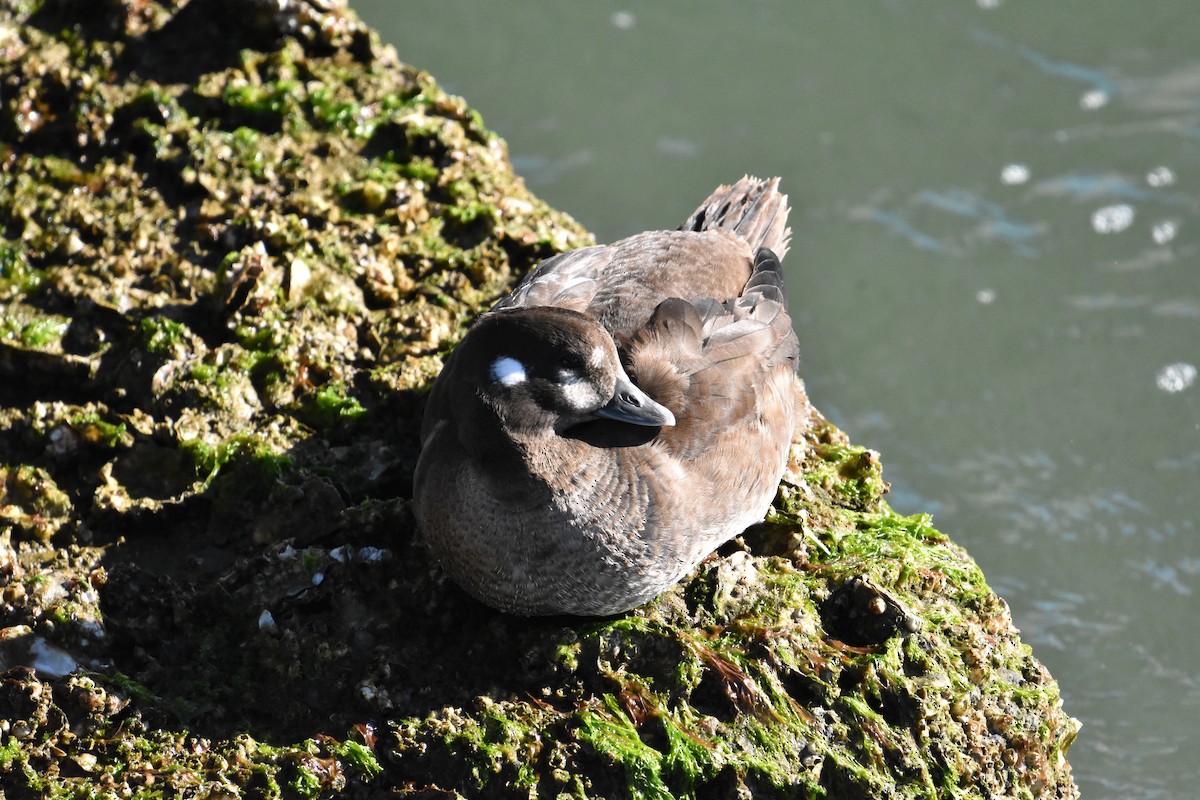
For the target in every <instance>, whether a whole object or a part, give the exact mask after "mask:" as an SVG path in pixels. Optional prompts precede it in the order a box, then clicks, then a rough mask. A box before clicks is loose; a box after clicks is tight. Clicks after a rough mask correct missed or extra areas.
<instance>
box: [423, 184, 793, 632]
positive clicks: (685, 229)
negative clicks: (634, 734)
mask: <svg viewBox="0 0 1200 800" xmlns="http://www.w3.org/2000/svg"><path fill="white" fill-rule="evenodd" d="M787 214H788V207H787V197H786V196H785V195H782V194H780V193H779V191H778V179H774V180H769V181H760V180H757V179H753V178H743V179H742V180H741V181H739V182H738V183H736V184H734V185H733V186H722V187H720V188H719V189H717V190H716V191H715V192H714V193H713V194H712V195H711V196H710V197H709V198H708V199H707V200H705V201H704V203H702V204H701V205H700V207H699V208H698V209H697V210H696V211H695V213H693V214H692V215H691V217H689V218H688V220H687V221H686V222H685V223H684V224H683V225H682V226H681V227H680V229H678V230H675V231H655V232H649V233H642V234H638V235H636V236H631V237H629V238H628V239H623V240H621V241H619V242H616V243H614V244H610V245H604V246H598V247H585V248H582V249H580V250H574V251H571V252H568V253H563V254H561V255H558V256H555V257H553V258H550V259H547V260H546V261H544V262H542V263H541V264H540V265H538V266H537V267H536V268H535V269H534V270H533V271H532V272H531V273H530V274H529V275H527V276H526V278H525V279H524V280H523V281H522V282H521V283H520V285H518V286H517V288H516V289H515V290H514V291H513V292H512V293H511V294H510V295H508V296H507V297H505V298H504V299H502V300H501V301H500V302H499V303H497V304H496V305H495V306H494V307H493V308H492V309H491V310H490V311H489V312H487V313H486V314H484V315H483V316H482V317H480V319H479V320H478V321H477V322H476V323H475V325H474V326H473V327H472V328H471V330H470V331H469V332H468V333H467V335H466V336H465V337H464V338H463V340H462V342H461V343H460V344H459V345H458V347H457V348H456V349H455V351H454V352H453V353H452V354H451V355H450V357H449V358H448V359H447V361H446V365H445V368H444V369H443V370H442V373H441V375H440V376H439V377H438V379H437V382H436V383H435V385H434V387H433V391H432V393H431V394H430V397H429V402H428V407H427V409H426V412H425V418H424V421H423V425H422V431H421V438H422V450H421V456H420V459H419V461H418V463H417V469H416V476H415V479H414V492H413V508H414V511H415V513H416V517H417V521H418V523H419V525H420V529H421V531H422V534H423V536H424V540H425V543H426V546H427V547H428V549H429V551H430V552H431V553H432V554H433V555H434V556H435V557H436V558H437V560H438V561H439V562H440V563H441V565H442V566H443V567H444V568H445V570H446V572H448V573H449V574H450V576H451V577H452V578H453V579H454V580H455V581H456V582H457V583H458V584H459V585H461V586H462V587H463V588H464V589H466V590H467V591H468V592H470V593H471V594H472V595H474V596H475V597H477V598H478V599H480V600H482V601H483V602H485V603H487V604H488V605H491V606H493V607H495V608H498V609H501V610H503V611H508V612H511V613H515V614H524V615H531V616H532V615H544V614H577V615H607V614H614V613H617V612H621V611H625V610H628V609H630V608H633V607H634V606H637V605H639V604H641V603H643V602H645V601H646V600H649V599H651V598H653V597H655V596H656V595H658V594H659V593H661V592H662V591H664V590H665V589H667V588H668V587H670V586H671V585H672V584H674V583H675V582H676V581H678V580H679V579H680V578H681V577H683V576H684V575H685V574H686V573H687V572H688V571H689V570H690V569H691V568H692V567H693V566H695V565H696V564H697V563H698V562H699V561H700V560H701V559H703V558H704V557H705V556H706V555H708V554H709V553H710V552H711V551H712V550H713V549H715V548H716V547H717V546H719V545H720V544H721V543H723V542H725V541H727V540H728V539H730V538H732V537H733V536H736V535H737V534H738V533H740V532H741V531H742V530H744V529H745V528H746V527H747V526H749V525H751V524H753V523H755V522H757V521H759V520H760V519H762V517H763V515H764V513H765V512H766V510H767V508H768V506H769V505H770V503H771V500H772V498H773V497H774V495H775V489H776V486H777V484H778V481H779V477H780V474H781V473H782V471H783V467H784V464H785V462H786V459H787V451H788V446H789V443H790V441H791V434H792V427H793V418H794V413H795V411H794V401H795V383H796V376H795V367H796V361H797V359H798V356H799V346H798V344H797V341H796V335H795V333H793V331H792V324H791V319H790V318H789V317H788V313H787V302H786V297H785V294H784V289H783V276H782V274H781V271H780V259H781V258H782V257H783V256H784V255H785V254H786V252H787V246H788V238H789V236H790V233H791V232H790V231H789V230H788V228H787Z"/></svg>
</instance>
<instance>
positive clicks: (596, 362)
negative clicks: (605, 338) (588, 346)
mask: <svg viewBox="0 0 1200 800" xmlns="http://www.w3.org/2000/svg"><path fill="white" fill-rule="evenodd" d="M588 361H590V362H591V364H592V366H593V367H599V366H600V365H601V364H603V363H604V348H603V347H597V348H594V349H593V350H592V356H591V358H589V359H588Z"/></svg>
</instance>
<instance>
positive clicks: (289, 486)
mask: <svg viewBox="0 0 1200 800" xmlns="http://www.w3.org/2000/svg"><path fill="white" fill-rule="evenodd" d="M0 220H2V222H3V227H2V228H0V237H2V238H0V309H2V311H3V317H2V321H0V531H2V533H0V585H2V588H0V600H2V604H0V668H2V669H4V670H6V671H5V672H3V675H2V677H0V787H2V788H3V789H4V790H5V792H7V793H10V796H12V797H28V796H37V795H42V794H46V793H59V794H78V795H87V796H112V797H126V796H132V795H135V794H139V793H141V794H143V795H149V794H153V793H161V794H163V795H164V796H175V795H186V796H204V795H212V796H216V795H226V796H228V795H245V796H252V797H279V796H286V797H293V796H298V797H314V796H318V795H322V794H327V793H331V792H341V793H345V794H348V795H352V796H375V795H379V796H384V795H386V796H395V795H399V796H410V797H443V796H455V794H458V795H461V796H466V797H478V796H486V797H529V796H555V795H565V796H569V797H605V798H615V797H668V796H691V797H734V796H754V797H776V796H778V797H793V796H829V797H844V798H858V797H861V798H867V797H871V798H875V797H935V796H978V797H1001V796H1003V797H1010V796H1016V797H1021V796H1024V797H1074V796H1076V795H1077V792H1076V790H1075V787H1074V784H1073V782H1072V780H1071V775H1070V768H1069V766H1068V765H1067V763H1066V761H1065V752H1066V750H1067V748H1068V747H1069V745H1070V742H1071V741H1072V739H1073V738H1074V735H1075V732H1076V730H1077V727H1078V724H1077V723H1076V722H1075V721H1074V720H1072V719H1071V718H1070V717H1068V716H1066V715H1065V714H1064V712H1063V711H1062V709H1061V703H1060V699H1059V694H1058V687H1057V685H1056V683H1055V682H1054V681H1053V680H1052V679H1051V677H1050V676H1049V675H1048V674H1047V673H1046V671H1045V669H1044V668H1043V667H1042V666H1041V665H1040V664H1039V663H1038V662H1037V661H1036V660H1035V659H1034V658H1033V656H1032V654H1031V653H1030V651H1029V649H1028V648H1027V647H1026V646H1025V645H1024V644H1022V643H1021V641H1020V639H1019V637H1018V634H1017V632H1016V631H1015V630H1014V628H1013V627H1012V623H1011V620H1010V618H1009V616H1008V613H1007V609H1006V607H1005V605H1004V603H1003V601H1002V600H1001V599H1000V598H998V597H997V596H996V595H995V594H994V593H992V592H991V590H990V589H989V588H988V586H987V584H986V582H985V581H984V577H983V575H982V574H981V573H980V571H979V569H978V567H977V566H976V565H975V564H974V563H973V562H972V561H971V560H970V558H969V557H968V556H967V555H966V554H965V553H964V552H963V551H962V550H960V549H959V548H958V547H956V546H955V545H954V544H953V543H952V542H950V541H949V540H948V539H947V538H946V537H945V536H943V535H942V534H940V533H939V532H937V531H936V530H934V529H933V528H932V527H930V524H929V520H928V519H927V518H924V517H920V516H918V517H910V518H904V517H899V516H897V515H895V514H894V513H893V512H892V511H891V510H890V509H889V508H888V507H887V505H886V503H885V502H884V500H883V495H884V493H885V491H886V484H885V483H884V481H883V479H882V473H881V467H880V462H879V459H878V456H877V455H876V454H874V453H872V452H870V451H867V450H864V449H862V448H857V447H855V446H853V445H852V444H850V443H849V442H848V440H847V439H846V437H845V436H844V435H843V434H842V433H841V432H840V431H838V430H837V429H835V428H833V427H832V426H831V425H829V424H828V423H827V422H826V421H825V420H824V419H823V418H822V417H821V416H820V414H819V413H818V412H817V411H816V410H814V409H812V408H811V407H808V409H807V414H805V415H804V420H803V423H802V424H801V426H799V428H798V430H797V435H796V441H795V445H794V447H793V458H792V461H791V463H790V465H789V469H788V472H787V474H786V475H785V480H784V482H783V484H782V485H781V487H780V492H779V497H778V500H777V502H776V508H775V510H774V511H773V512H772V514H771V516H770V517H769V519H768V521H767V522H766V523H765V524H764V525H762V526H760V527H759V528H756V529H753V530H751V531H748V532H747V533H746V534H745V535H744V536H743V537H741V538H739V539H738V540H735V541H734V542H732V543H730V544H728V545H726V546H725V547H724V548H722V550H721V552H720V553H718V554H717V555H716V556H714V557H713V558H710V559H709V560H707V561H705V562H704V563H703V564H701V566H700V567H699V568H698V569H697V570H696V571H695V573H694V574H693V575H692V576H691V577H690V578H689V580H688V581H686V582H685V583H684V584H682V585H680V586H678V587H676V588H674V589H673V590H671V591H670V592H668V593H667V594H665V595H664V596H663V597H661V598H659V599H658V600H656V601H654V602H652V603H650V604H648V605H647V606H645V607H644V608H642V609H639V610H637V611H635V612H633V613H631V614H629V615H627V616H624V617H620V618H612V619H604V620H579V619H571V618H552V619H541V620H523V619H517V618H513V617H509V616H505V615H502V614H498V613H496V612H493V611H491V610H490V609H487V608H485V607H483V606H480V605H479V604H477V603H475V602H474V601H472V600H471V599H470V598H469V597H467V596H466V595H464V594H463V593H462V592H460V591H459V590H458V589H457V588H455V587H454V586H453V585H452V584H449V583H448V582H447V581H446V580H445V578H444V576H443V575H442V574H441V573H440V572H438V570H437V569H436V568H435V567H433V566H432V564H431V562H430V560H429V558H428V557H427V555H426V554H425V553H424V551H423V550H422V548H421V545H420V542H419V540H418V539H417V538H416V536H415V531H414V526H413V520H412V515H411V513H410V512H409V508H408V493H409V491H410V484H411V476H412V469H413V466H414V464H415V461H416V455H417V428H418V425H419V418H420V413H421V409H422V404H423V396H424V392H425V391H426V390H427V387H428V383H429V381H430V380H431V378H432V377H433V376H435V375H436V374H437V371H438V369H439V367H440V363H441V357H442V356H443V355H444V354H445V352H447V351H448V349H449V348H450V347H452V345H453V343H454V342H455V341H457V339H458V337H460V336H461V334H462V332H463V330H464V328H465V326H466V325H468V324H469V323H470V321H471V319H472V318H473V317H474V315H476V314H477V313H478V312H479V311H480V310H481V309H483V308H486V307H487V306H488V305H489V304H490V303H491V301H492V300H493V299H494V298H496V297H497V296H499V295H500V294H502V293H503V292H504V291H505V290H506V288H507V287H509V286H511V284H512V282H513V281H514V280H515V279H516V278H517V277H518V276H519V275H520V274H522V273H523V271H524V270H526V269H528V268H529V267H530V266H531V265H532V264H533V263H535V262H536V261H537V260H538V259H540V258H544V257H546V256H548V255H551V254H553V253H555V252H559V251H561V250H564V249H568V248H571V247H576V246H580V245H582V244H585V243H587V242H589V238H588V236H587V234H586V233H585V232H584V231H583V230H581V229H580V228H579V226H578V225H576V224H575V223H574V222H573V221H571V220H570V219H569V218H567V217H566V216H564V215H562V214H560V213H557V212H555V211H553V210H551V209H549V208H547V207H546V206H545V205H544V204H543V203H542V202H541V201H539V200H538V199H536V198H535V197H533V196H531V195H530V194H529V193H528V191H527V190H526V189H525V187H524V185H523V184H522V182H521V181H520V179H519V178H517V177H515V176H514V175H513V174H512V172H511V167H510V166H509V163H508V160H507V156H506V153H505V150H504V146H503V143H502V142H501V141H500V140H499V139H498V138H496V136H495V135H494V134H492V133H491V132H489V131H488V130H487V129H486V128H485V127H484V126H483V124H482V122H481V120H480V119H479V117H478V115H477V114H475V113H474V112H473V111H471V110H470V109H469V108H468V107H467V106H466V105H465V104H464V103H463V101H461V100H459V99H458V98H454V97H450V96H448V95H446V94H444V93H443V92H442V91H441V90H440V89H439V88H438V86H437V85H436V83H435V82H434V81H433V79H432V78H431V77H430V76H429V75H427V74H425V73H422V72H420V71H418V70H416V69H413V68H411V67H408V66H406V65H404V64H403V63H401V62H400V61H399V60H398V58H397V57H396V54H395V53H394V52H393V51H392V50H391V49H390V48H387V47H385V46H382V45H381V44H380V43H379V41H378V39H377V38H376V36H375V35H374V33H373V32H371V31H370V30H368V29H366V28H365V27H364V26H363V25H362V24H361V23H360V22H359V21H358V19H357V18H356V17H355V16H354V15H353V13H352V12H350V11H349V10H347V9H346V8H345V7H344V5H342V4H341V3H339V2H334V1H333V0H284V1H283V2H251V1H249V0H248V1H247V2H234V1H233V0H190V1H189V0H176V1H175V2H153V1H151V0H105V2H98V3H93V4H86V8H84V7H83V6H80V5H79V4H74V3H66V2H61V0H59V1H56V0H43V1H42V2H36V1H34V0H29V1H28V2H19V1H17V0H0Z"/></svg>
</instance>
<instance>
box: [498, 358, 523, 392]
mask: <svg viewBox="0 0 1200 800" xmlns="http://www.w3.org/2000/svg"><path fill="white" fill-rule="evenodd" d="M491 374H492V380H494V381H496V382H497V383H502V384H504V385H505V386H516V385H517V384H518V383H524V382H525V365H524V364H522V363H521V362H520V361H517V360H516V359H515V358H512V357H511V356H500V357H499V358H497V359H496V360H495V361H493V362H492V368H491Z"/></svg>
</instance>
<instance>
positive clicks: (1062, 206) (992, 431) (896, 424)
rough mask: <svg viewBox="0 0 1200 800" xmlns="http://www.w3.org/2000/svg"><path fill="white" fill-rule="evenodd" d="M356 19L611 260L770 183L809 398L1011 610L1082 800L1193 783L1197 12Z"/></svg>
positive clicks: (970, 5)
mask: <svg viewBox="0 0 1200 800" xmlns="http://www.w3.org/2000/svg"><path fill="white" fill-rule="evenodd" d="M356 6H357V8H358V9H359V11H360V13H362V14H363V15H364V16H365V18H366V19H367V21H368V22H371V23H372V24H374V25H376V26H377V27H378V28H379V29H380V30H381V31H382V33H383V35H384V37H385V39H387V40H388V41H391V42H393V43H394V44H396V46H397V48H398V50H399V52H400V55H401V57H402V58H403V59H405V60H407V61H409V62H410V63H414V64H416V65H418V66H421V67H423V68H425V69H428V70H430V71H431V72H432V73H433V74H434V75H435V76H437V77H438V78H439V79H440V80H441V81H442V82H443V84H444V85H445V86H447V87H448V88H449V89H450V90H451V91H453V92H456V93H459V94H462V95H463V96H465V97H466V98H467V99H468V100H469V101H470V102H471V104H472V105H474V106H475V107H476V108H478V109H480V111H481V112H482V113H483V115H484V119H485V121H486V122H487V123H488V124H489V126H490V127H492V128H493V129H495V130H497V131H499V132H500V134H501V135H503V136H504V137H505V138H506V139H507V141H508V143H509V147H510V150H511V154H512V159H513V162H514V164H515V165H516V166H517V169H518V171H519V172H520V173H521V174H523V175H524V176H525V177H526V179H527V181H528V183H529V185H530V187H531V188H533V189H534V190H535V191H536V192H538V193H539V194H540V195H542V196H543V197H545V198H546V199H547V200H549V201H550V202H551V203H552V204H554V205H555V206H557V207H558V208H561V209H564V210H567V211H570V212H571V213H573V214H574V215H575V216H576V217H577V218H579V219H580V220H581V221H582V222H583V223H584V224H585V225H587V226H588V227H589V228H590V229H592V230H593V231H595V232H596V234H597V235H598V236H599V237H600V239H601V240H611V239H614V238H618V237H620V236H624V235H627V234H630V233H633V232H636V231H640V230H643V229H646V228H656V227H673V226H674V225H676V224H678V222H679V221H681V220H682V219H683V217H684V216H685V215H686V214H687V213H688V212H689V211H691V209H692V208H693V207H694V206H695V205H696V203H697V202H698V201H699V200H700V199H701V198H703V197H704V196H706V195H707V193H708V192H709V191H710V190H711V189H712V188H713V187H714V186H715V185H717V184H718V183H722V182H729V181H731V180H733V179H736V178H737V177H740V176H741V175H742V174H743V173H746V172H749V173H753V174H759V175H781V176H782V177H783V184H784V187H785V189H786V190H787V191H788V192H789V193H790V195H791V198H792V202H793V205H794V207H795V211H794V213H793V228H794V230H795V237H794V242H793V248H792V252H791V254H790V255H789V257H788V262H789V263H788V268H789V270H790V280H791V285H790V289H791V295H792V308H793V312H794V316H795V318H796V327H797V330H798V331H799V334H800V338H801V343H802V346H803V350H804V356H803V364H802V369H803V374H804V377H805V380H806V381H807V384H808V387H809V391H810V393H811V394H812V396H813V398H814V401H815V402H816V403H817V405H818V407H820V408H821V409H822V410H823V411H825V413H827V414H828V415H830V416H831V417H832V418H833V419H834V421H835V422H837V423H838V424H839V425H841V426H842V427H843V428H844V429H845V430H846V431H847V432H849V433H850V435H851V436H852V437H853V438H854V439H855V440H856V441H857V442H859V443H863V444H867V445H870V446H871V447H874V448H876V449H878V450H880V451H881V452H882V454H883V459H884V465H885V476H886V477H887V478H888V479H889V480H891V481H892V486H893V492H892V502H893V505H895V506H896V507H897V508H898V509H900V510H901V511H905V512H916V511H929V512H932V513H933V514H934V517H935V522H936V523H937V525H938V527H939V528H941V529H942V530H944V531H946V532H947V533H949V534H951V535H952V536H954V537H955V539H956V540H957V541H958V542H960V543H961V544H963V545H964V546H966V547H967V548H968V550H970V552H971V553H972V554H973V555H974V556H975V558H976V559H978V560H979V562H980V563H981V564H982V565H983V567H984V570H985V571H986V573H987V575H988V577H989V580H990V582H991V583H992V585H993V587H994V588H995V589H996V590H997V591H999V592H1000V593H1001V594H1002V595H1003V596H1005V597H1006V598H1007V599H1008V601H1009V602H1010V604H1011V606H1012V609H1013V616H1014V618H1015V620H1016V622H1017V624H1018V626H1019V627H1020V628H1021V630H1022V632H1023V634H1024V636H1025V638H1026V640H1027V641H1028V642H1029V643H1030V644H1032V645H1033V647H1034V649H1035V652H1036V653H1037V655H1038V656H1039V657H1040V658H1041V659H1042V660H1043V661H1044V662H1045V663H1046V664H1047V665H1048V666H1049V667H1050V669H1051V670H1052V672H1053V673H1054V675H1055V676H1057V677H1058V679H1059V681H1060V683H1061V685H1062V690H1063V695H1064V698H1065V703H1066V707H1067V709H1068V711H1069V712H1070V713H1072V714H1073V715H1075V716H1077V717H1079V718H1080V719H1082V720H1083V722H1084V728H1083V731H1082V734H1081V736H1080V738H1079V739H1078V740H1077V742H1076V744H1075V746H1074V747H1073V749H1072V751H1071V761H1072V764H1073V766H1074V768H1075V774H1076V778H1077V780H1078V782H1079V785H1080V788H1081V790H1082V792H1083V795H1084V797H1087V798H1091V799H1093V800H1098V799H1101V798H1113V799H1114V800H1115V799H1116V798H1160V797H1161V798H1167V797H1170V798H1174V797H1186V796H1194V795H1195V792H1196V786H1197V785H1200V760H1198V759H1197V758H1196V753H1197V752H1200V748H1198V747H1197V740H1198V739H1200V736H1197V734H1196V733H1195V729H1196V725H1195V720H1196V719H1198V718H1200V668H1198V667H1197V661H1198V656H1200V623H1198V622H1197V620H1198V619H1200V544H1198V543H1197V536H1198V532H1197V529H1196V528H1197V518H1198V516H1200V515H1198V514H1197V511H1198V510H1200V379H1197V368H1200V257H1198V253H1197V249H1198V246H1200V193H1198V192H1197V185H1198V182H1200V159H1198V158H1197V156H1198V155H1200V152H1198V151H1200V52H1198V51H1197V50H1196V46H1195V43H1196V31H1197V30H1198V29H1200V6H1197V5H1196V3H1195V0H1159V1H1158V2H1155V3H1153V4H1138V3H1128V2H1117V1H1116V0H1058V1H1057V2H1055V3H1017V2H1010V1H1009V0H976V2H968V1H967V0H960V2H956V3H950V2H945V0H941V1H937V2H935V0H908V1H905V0H892V1H891V2H888V1H886V0H868V1H867V2H862V3H854V4H851V3H844V2H841V0H810V2H806V3H791V2H787V0H756V1H755V2H744V3H738V4H716V3H706V4H702V5H701V4H696V3H693V2H684V1H683V0H659V1H658V2H655V3H653V4H650V3H645V4H632V3H629V4H621V3H612V2H591V3H587V4H567V3H562V2H558V0H538V1H537V2H525V3H520V4H515V3H508V4H500V3H496V4H484V3H465V2H453V1H449V0H410V1H409V2H407V3H404V4H403V6H402V7H401V6H399V5H397V4H395V3H392V2H389V0H373V1H371V2H368V0H359V2H357V3H356ZM701 9H703V10H702V11H701Z"/></svg>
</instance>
